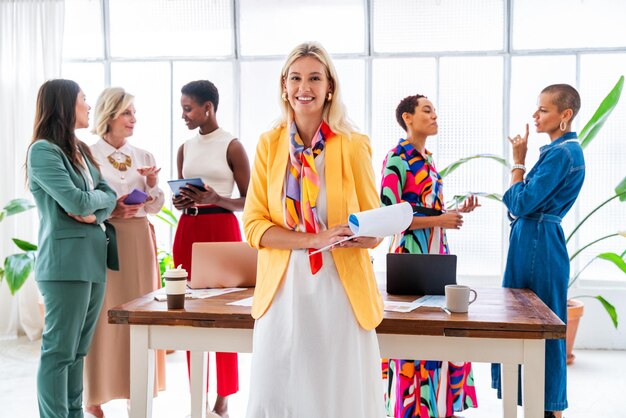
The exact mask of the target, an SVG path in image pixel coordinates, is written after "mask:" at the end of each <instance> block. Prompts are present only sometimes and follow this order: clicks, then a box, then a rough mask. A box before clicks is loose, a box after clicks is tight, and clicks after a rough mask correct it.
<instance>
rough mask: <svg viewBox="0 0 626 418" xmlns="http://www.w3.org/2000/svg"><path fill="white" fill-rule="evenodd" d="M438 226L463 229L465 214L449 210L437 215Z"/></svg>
mask: <svg viewBox="0 0 626 418" xmlns="http://www.w3.org/2000/svg"><path fill="white" fill-rule="evenodd" d="M437 221H438V226H440V227H442V228H445V229H461V226H463V215H461V214H460V213H459V212H457V211H452V210H451V211H448V212H446V213H442V214H441V215H439V216H437Z"/></svg>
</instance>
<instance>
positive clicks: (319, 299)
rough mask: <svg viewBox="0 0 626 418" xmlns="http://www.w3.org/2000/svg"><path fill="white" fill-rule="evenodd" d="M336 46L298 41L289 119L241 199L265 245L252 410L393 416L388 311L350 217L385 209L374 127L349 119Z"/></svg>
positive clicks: (264, 143)
mask: <svg viewBox="0 0 626 418" xmlns="http://www.w3.org/2000/svg"><path fill="white" fill-rule="evenodd" d="M339 87H340V86H339V80H338V79H337V75H336V72H335V69H334V66H333V64H332V62H331V60H330V57H329V56H328V54H327V52H326V51H325V50H324V49H323V48H322V47H321V46H320V45H319V44H316V43H305V44H302V45H299V46H298V47H296V48H295V49H294V50H293V51H292V52H291V54H290V55H289V56H288V58H287V61H286V62H285V65H284V66H283V70H282V72H281V75H280V91H281V98H282V100H281V103H282V104H283V111H284V118H283V120H282V122H281V123H280V124H279V125H278V126H277V127H276V128H275V129H273V130H271V131H269V132H267V133H265V134H263V135H262V136H261V139H260V140H259V144H258V146H257V152H256V159H255V163H254V168H253V174H252V177H251V182H250V187H249V189H248V195H247V198H246V205H245V208H244V216H243V218H244V228H245V233H246V238H247V241H248V242H249V243H250V244H251V245H252V246H254V247H256V248H258V249H259V259H258V260H259V261H258V273H257V285H256V289H255V293H254V303H253V306H252V315H253V316H254V318H255V319H256V323H255V328H254V343H253V355H252V369H251V383H250V399H249V402H248V411H247V416H248V418H264V417H265V418H270V417H271V418H295V417H297V418H307V417H311V418H313V417H315V418H318V417H326V418H334V417H337V418H339V417H352V416H354V417H372V418H381V417H384V416H385V413H384V407H383V392H382V383H381V380H380V353H379V348H378V340H377V339H376V333H375V331H374V328H375V327H376V326H377V325H378V324H379V323H380V321H381V320H382V313H383V304H382V298H381V296H380V293H379V292H378V289H377V286H376V281H375V278H374V271H373V269H372V265H371V262H370V258H369V254H368V250H367V249H368V248H372V247H375V246H376V245H378V244H379V242H380V240H379V239H377V238H368V237H359V238H358V239H354V240H352V241H348V242H345V243H341V244H338V245H337V246H336V248H334V249H333V251H324V252H322V253H318V254H316V255H313V254H311V252H313V250H314V249H316V248H322V247H324V246H326V245H329V244H333V243H335V242H337V241H338V240H340V239H341V238H342V237H345V236H349V235H351V232H350V229H349V228H348V227H347V220H348V215H349V214H350V213H353V212H359V211H363V210H368V209H372V208H375V207H378V206H379V200H378V194H377V192H376V186H375V183H374V173H373V170H372V163H371V148H370V143H369V140H368V138H367V137H366V136H364V135H361V134H358V133H356V132H355V131H354V128H353V127H352V126H351V125H350V124H349V123H348V121H347V118H346V116H345V110H344V106H343V104H342V102H341V94H340V93H341V90H340V88H339Z"/></svg>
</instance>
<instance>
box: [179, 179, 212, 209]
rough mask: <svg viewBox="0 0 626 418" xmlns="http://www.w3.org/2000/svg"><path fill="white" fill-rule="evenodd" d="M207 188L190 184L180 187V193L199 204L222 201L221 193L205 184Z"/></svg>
mask: <svg viewBox="0 0 626 418" xmlns="http://www.w3.org/2000/svg"><path fill="white" fill-rule="evenodd" d="M204 188H205V190H202V189H199V188H198V187H196V186H194V185H192V184H189V185H187V186H185V187H181V188H180V195H181V196H182V197H185V198H187V199H189V200H191V201H192V202H194V203H195V204H197V205H216V204H217V203H218V202H219V201H220V195H219V194H217V192H216V191H215V190H214V189H212V188H211V187H209V186H207V185H206V184H205V185H204Z"/></svg>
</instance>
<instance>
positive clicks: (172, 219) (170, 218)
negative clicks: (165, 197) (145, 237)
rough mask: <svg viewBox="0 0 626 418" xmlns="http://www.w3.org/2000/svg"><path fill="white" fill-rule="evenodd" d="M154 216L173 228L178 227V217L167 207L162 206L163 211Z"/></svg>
mask: <svg viewBox="0 0 626 418" xmlns="http://www.w3.org/2000/svg"><path fill="white" fill-rule="evenodd" d="M154 216H155V217H156V218H157V219H160V220H162V221H163V222H165V223H166V224H168V225H169V226H170V227H171V228H176V226H177V225H178V218H177V217H176V215H174V213H173V212H172V211H171V210H169V209H168V208H166V207H163V208H161V211H160V212H159V213H158V214H156V215H154Z"/></svg>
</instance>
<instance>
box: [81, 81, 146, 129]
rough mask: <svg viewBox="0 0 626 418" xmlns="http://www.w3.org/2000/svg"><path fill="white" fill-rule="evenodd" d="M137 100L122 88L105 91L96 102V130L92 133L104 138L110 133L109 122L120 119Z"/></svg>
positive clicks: (111, 88)
mask: <svg viewBox="0 0 626 418" xmlns="http://www.w3.org/2000/svg"><path fill="white" fill-rule="evenodd" d="M134 100H135V96H133V95H132V94H129V93H126V91H125V90H124V89H123V88H121V87H109V88H107V89H104V90H103V91H102V93H100V96H99V97H98V101H97V102H96V111H95V115H94V119H95V121H94V128H93V130H92V131H91V132H93V133H94V134H96V135H98V136H99V137H100V138H103V137H104V134H106V133H107V132H108V131H109V122H110V121H112V120H113V119H116V118H118V117H119V116H120V115H121V114H122V113H124V111H125V110H126V109H128V106H130V105H131V104H132V103H133V101H134Z"/></svg>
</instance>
